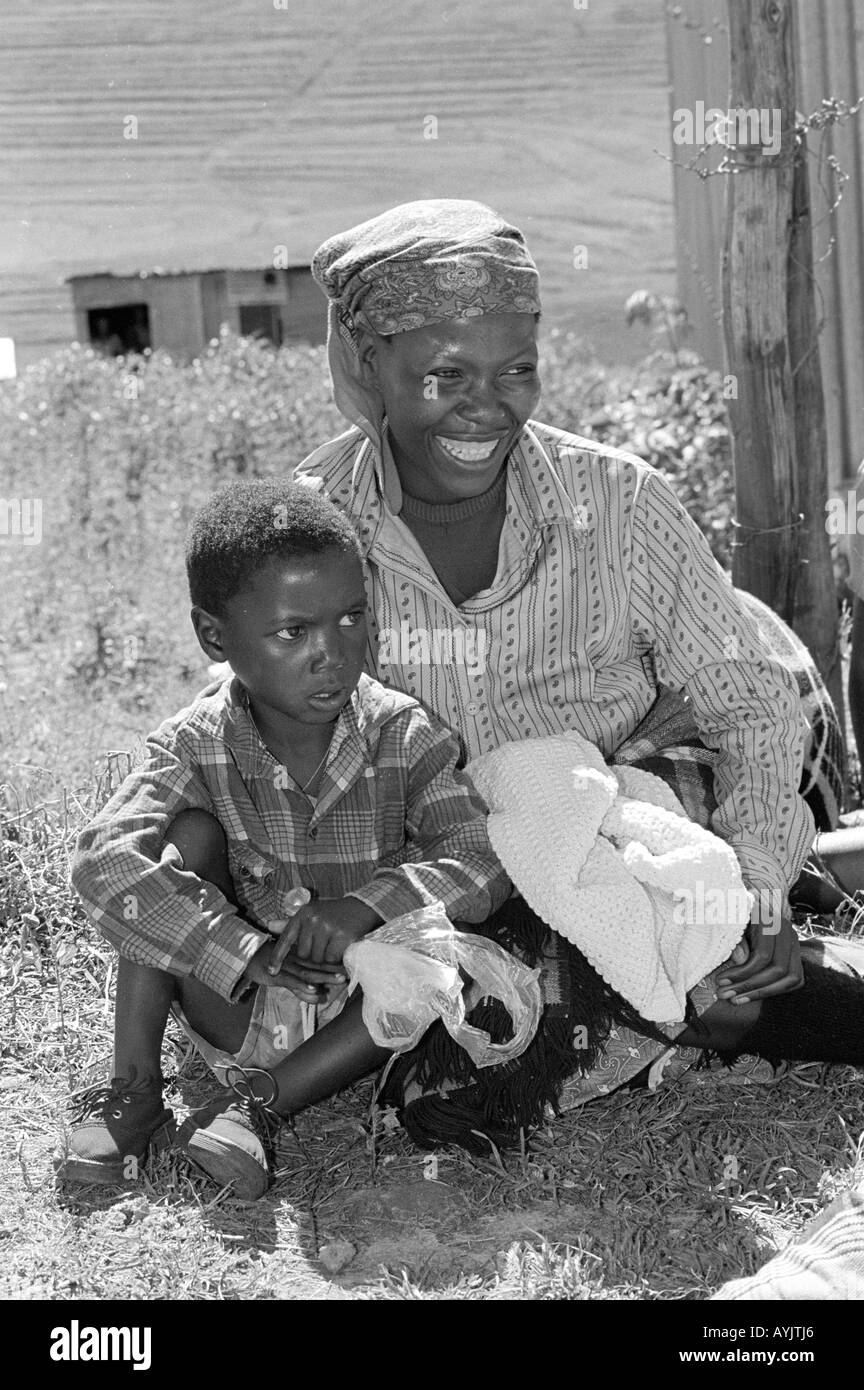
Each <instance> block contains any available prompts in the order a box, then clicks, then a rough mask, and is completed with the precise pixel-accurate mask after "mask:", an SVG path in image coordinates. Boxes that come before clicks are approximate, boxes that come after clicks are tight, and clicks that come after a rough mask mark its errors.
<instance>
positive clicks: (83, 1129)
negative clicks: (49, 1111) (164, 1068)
mask: <svg viewBox="0 0 864 1390" xmlns="http://www.w3.org/2000/svg"><path fill="white" fill-rule="evenodd" d="M72 1106H73V1113H72V1116H71V1118H72V1129H71V1131H70V1133H69V1136H68V1139H67V1140H66V1143H65V1145H64V1146H63V1147H62V1148H59V1149H58V1150H57V1152H56V1153H55V1155H54V1170H55V1172H56V1173H57V1175H58V1177H60V1178H62V1179H63V1180H64V1181H65V1182H94V1183H95V1182H100V1183H117V1182H127V1181H129V1180H130V1179H135V1178H137V1177H138V1174H139V1172H140V1170H141V1168H142V1167H143V1165H144V1162H145V1160H146V1158H147V1152H148V1150H154V1151H155V1150H156V1149H160V1148H165V1147H167V1146H168V1145H169V1144H170V1143H171V1140H172V1139H173V1137H174V1128H175V1126H174V1112H173V1111H172V1110H167V1109H166V1108H165V1106H164V1104H163V1102H162V1077H161V1076H159V1077H152V1076H145V1077H143V1078H142V1079H141V1080H140V1081H138V1080H135V1079H134V1078H133V1079H131V1080H130V1079H127V1078H125V1077H122V1076H120V1077H115V1078H114V1080H113V1081H112V1082H111V1084H110V1085H109V1086H90V1087H88V1089H87V1090H85V1091H79V1092H78V1093H77V1094H76V1095H73V1097H72Z"/></svg>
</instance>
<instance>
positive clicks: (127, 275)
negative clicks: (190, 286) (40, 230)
mask: <svg viewBox="0 0 864 1390" xmlns="http://www.w3.org/2000/svg"><path fill="white" fill-rule="evenodd" d="M297 270H304V271H306V272H307V274H310V275H311V273H312V272H311V270H310V269H309V266H308V265H306V264H305V263H304V262H302V261H298V262H297V263H296V264H295V265H287V266H279V267H278V268H277V267H275V266H267V265H253V266H248V265H237V266H230V265H219V266H208V267H207V269H206V270H201V269H198V268H195V269H194V270H188V269H187V270H162V269H161V267H156V268H155V269H153V270H128V271H123V270H88V271H84V272H82V274H80V275H68V276H67V277H66V280H65V282H64V283H65V284H67V285H73V284H75V282H76V281H78V280H171V279H177V278H179V277H180V276H181V275H261V274H264V273H266V272H267V271H272V272H273V274H274V275H275V274H277V273H279V272H286V273H290V272H291V271H297Z"/></svg>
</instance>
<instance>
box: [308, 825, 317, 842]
mask: <svg viewBox="0 0 864 1390" xmlns="http://www.w3.org/2000/svg"><path fill="white" fill-rule="evenodd" d="M317 838H318V827H317V825H313V826H311V827H310V830H309V839H310V840H317Z"/></svg>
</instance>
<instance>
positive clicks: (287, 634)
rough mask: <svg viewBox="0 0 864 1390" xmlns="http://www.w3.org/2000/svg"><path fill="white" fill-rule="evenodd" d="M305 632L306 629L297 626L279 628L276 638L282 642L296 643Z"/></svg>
mask: <svg viewBox="0 0 864 1390" xmlns="http://www.w3.org/2000/svg"><path fill="white" fill-rule="evenodd" d="M305 631H306V629H305V628H304V627H301V626H300V625H299V624H297V625H295V626H294V627H280V629H279V631H278V632H277V633H276V636H277V637H279V638H281V640H282V641H283V642H296V641H298V640H299V638H301V637H302V636H303V633H304V632H305Z"/></svg>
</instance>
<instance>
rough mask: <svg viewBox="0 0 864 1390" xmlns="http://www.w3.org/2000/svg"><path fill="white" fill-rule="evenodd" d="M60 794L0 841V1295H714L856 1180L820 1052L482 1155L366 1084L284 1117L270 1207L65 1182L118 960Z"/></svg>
mask: <svg viewBox="0 0 864 1390" xmlns="http://www.w3.org/2000/svg"><path fill="white" fill-rule="evenodd" d="M74 716H75V712H74V711H70V727H74ZM115 775H117V774H116V773H115ZM112 782H113V777H112V776H109V775H107V774H106V778H105V781H104V784H103V785H102V787H101V788H100V789H99V793H98V794H99V796H100V797H101V796H104V795H105V794H107V793H108V792H109V791H110V788H111V785H112ZM48 793H49V788H48V787H46V786H42V787H41V799H38V800H34V799H33V798H32V788H31V798H30V802H31V803H32V804H29V803H28V804H19V806H18V809H17V810H15V811H10V810H7V811H6V812H5V813H4V816H3V823H2V829H3V835H2V839H0V845H2V861H0V866H2V867H0V882H2V884H3V898H2V907H3V912H2V915H3V917H4V919H5V922H6V927H5V931H4V933H3V937H2V947H0V975H2V977H3V990H2V1006H0V1008H2V1014H0V1029H2V1032H0V1036H2V1038H3V1060H2V1078H0V1106H2V1113H3V1124H2V1128H0V1210H2V1211H3V1213H4V1215H3V1225H2V1227H0V1246H2V1250H3V1256H4V1258H3V1261H2V1266H0V1268H2V1273H0V1296H3V1297H6V1298H26V1299H59V1300H65V1299H68V1300H78V1299H86V1298H94V1299H100V1300H101V1299H135V1300H141V1299H167V1298H171V1299H175V1300H176V1299H193V1300H194V1299H206V1300H210V1299H226V1300H245V1299H256V1300H260V1299H265V1300H267V1299H307V1300H308V1299H316V1300H317V1299H328V1298H337V1299H351V1300H357V1299H360V1300H364V1299H365V1300H370V1299H372V1300H379V1299H380V1300H431V1301H436V1300H464V1299H471V1300H478V1299H479V1300H500V1299H508V1300H543V1301H547V1300H585V1299H590V1300H598V1299H604V1300H680V1299H687V1300H693V1299H701V1298H705V1297H707V1296H709V1295H710V1293H711V1292H712V1291H713V1290H714V1289H716V1288H717V1287H718V1286H719V1284H721V1283H722V1282H723V1281H724V1280H725V1279H727V1278H731V1277H735V1276H738V1275H740V1274H744V1273H747V1272H750V1271H752V1270H753V1269H755V1268H757V1267H758V1266H759V1265H760V1264H761V1263H762V1262H763V1261H764V1259H765V1258H766V1257H767V1256H769V1255H770V1254H771V1253H772V1252H773V1251H774V1250H776V1249H778V1248H780V1247H782V1245H783V1244H784V1243H785V1242H786V1241H788V1240H789V1239H791V1238H792V1237H793V1236H794V1235H795V1234H796V1233H797V1232H798V1231H799V1230H800V1229H801V1227H802V1226H803V1224H804V1223H805V1222H806V1220H807V1218H808V1217H809V1216H811V1215H812V1214H813V1213H814V1212H815V1211H817V1210H818V1209H819V1208H820V1207H821V1206H822V1205H823V1204H824V1203H826V1202H827V1201H829V1200H830V1199H831V1197H833V1196H834V1195H835V1193H836V1192H837V1191H839V1190H840V1189H841V1188H843V1187H845V1186H848V1185H851V1184H852V1183H853V1182H855V1181H862V1180H864V1157H862V1143H864V1088H862V1087H861V1083H860V1076H859V1074H858V1073H857V1072H855V1071H853V1070H852V1069H849V1068H831V1069H828V1068H824V1067H821V1066H817V1065H811V1066H801V1067H798V1068H795V1069H794V1070H793V1071H791V1072H790V1073H789V1074H788V1075H787V1076H786V1077H785V1078H784V1079H782V1080H781V1081H779V1082H777V1083H775V1084H774V1085H772V1086H768V1087H765V1086H761V1085H758V1084H752V1085H744V1084H742V1083H740V1082H737V1083H736V1082H733V1081H731V1080H730V1079H729V1078H728V1077H727V1076H726V1074H725V1073H723V1072H691V1073H687V1074H686V1075H685V1076H684V1077H683V1078H682V1079H681V1080H680V1081H679V1082H678V1083H677V1084H675V1085H673V1086H670V1087H668V1088H666V1089H663V1090H661V1091H659V1092H658V1093H657V1094H656V1095H650V1094H648V1093H647V1092H641V1091H635V1092H621V1093H618V1094H616V1095H613V1096H610V1097H608V1098H606V1099H604V1100H600V1101H596V1102H593V1103H592V1104H591V1106H590V1107H589V1108H588V1109H585V1110H583V1111H582V1112H580V1113H570V1114H567V1115H564V1116H563V1117H561V1118H560V1119H559V1120H557V1121H556V1122H555V1123H554V1124H551V1125H549V1126H548V1127H547V1128H544V1129H541V1130H540V1131H539V1132H538V1133H537V1134H536V1135H534V1136H533V1137H532V1139H531V1142H530V1144H527V1145H525V1146H524V1149H523V1151H521V1152H516V1153H510V1154H503V1155H502V1154H499V1153H497V1152H495V1151H492V1150H490V1153H489V1156H488V1158H486V1159H478V1158H474V1157H471V1156H469V1155H466V1154H462V1153H460V1152H458V1151H453V1152H442V1153H439V1154H437V1155H434V1156H430V1155H426V1154H422V1153H419V1152H418V1151H417V1150H415V1149H414V1148H413V1147H412V1146H411V1144H410V1143H409V1142H408V1140H407V1139H406V1138H405V1136H404V1135H403V1134H402V1132H401V1131H400V1130H399V1128H398V1126H394V1124H393V1123H392V1120H391V1118H390V1116H388V1115H387V1114H386V1113H385V1115H384V1116H383V1117H382V1116H381V1115H376V1117H375V1119H374V1120H373V1118H372V1116H371V1113H370V1101H371V1094H372V1088H371V1083H369V1082H367V1083H363V1084H361V1085H359V1086H357V1087H355V1088H353V1089H352V1090H351V1091H348V1092H346V1093H344V1094H343V1095H341V1096H339V1097H337V1098H335V1099H334V1100H333V1101H331V1102H330V1103H328V1104H326V1105H322V1106H319V1107H316V1108H314V1109H312V1110H310V1111H308V1112H306V1113H305V1114H303V1115H302V1116H300V1117H299V1118H298V1120H297V1126H296V1130H295V1131H293V1132H291V1131H286V1133H285V1137H284V1141H283V1144H282V1147H281V1149H280V1155H279V1163H280V1166H279V1171H278V1177H277V1181H276V1183H275V1184H274V1187H273V1188H272V1190H271V1192H270V1193H269V1194H268V1195H267V1196H266V1197H265V1198H264V1199H262V1200H261V1201H260V1202H257V1203H244V1202H240V1201H237V1200H235V1199H234V1198H232V1197H231V1196H230V1194H229V1193H227V1192H218V1191H217V1190H216V1189H215V1188H214V1187H213V1186H212V1185H211V1184H209V1183H208V1182H207V1181H206V1180H205V1179H204V1178H202V1177H201V1176H199V1175H197V1174H196V1173H195V1171H194V1170H193V1169H191V1168H190V1167H189V1166H188V1165H186V1163H185V1161H184V1160H183V1159H182V1158H180V1157H179V1156H177V1155H176V1154H172V1153H168V1154H162V1155H159V1156H158V1157H157V1158H156V1159H155V1160H153V1161H152V1163H151V1165H150V1167H149V1169H148V1170H147V1171H145V1173H144V1174H143V1176H142V1178H141V1180H140V1181H139V1183H137V1184H129V1185H126V1186H123V1187H106V1188H98V1187H93V1188H78V1189H72V1188H69V1189H64V1188H63V1187H62V1186H60V1185H58V1184H57V1182H56V1179H55V1177H54V1174H53V1170H52V1166H51V1153H52V1151H53V1149H54V1147H55V1145H56V1144H57V1142H58V1140H60V1139H61V1137H62V1133H63V1124H64V1109H65V1104H66V1099H67V1095H68V1092H69V1090H70V1088H72V1087H80V1086H82V1085H85V1084H90V1083H93V1082H95V1081H98V1080H100V1079H101V1078H102V1077H103V1076H104V1075H105V1073H106V1070H107V1067H108V1065H109V1058H110V1052H111V1027H112V982H113V977H114V963H113V957H112V952H111V951H110V949H109V948H108V947H107V946H106V945H105V944H104V943H103V942H102V941H101V940H100V938H99V937H98V936H97V935H96V933H95V932H94V931H93V930H92V929H91V928H90V926H89V925H88V923H87V922H86V920H85V919H84V916H83V914H82V912H81V909H80V908H79V906H78V905H77V903H76V901H75V900H74V897H73V895H72V893H71V890H70V888H69V886H68V864H69V856H70V853H71V851H72V846H73V843H74V838H75V834H76V832H77V829H78V827H79V826H80V825H81V824H83V822H84V820H85V819H86V817H87V815H88V814H89V811H90V804H88V803H87V802H86V801H83V800H80V799H76V798H70V797H69V796H68V794H67V795H66V796H65V797H64V793H63V791H62V789H61V788H59V787H57V788H55V790H54V794H53V795H50V794H48ZM93 795H94V797H95V795H96V791H95V789H94V792H93ZM813 925H819V924H816V923H810V926H813ZM853 930H856V931H857V930H859V928H858V927H857V926H855V927H853ZM165 1070H166V1072H168V1073H170V1075H171V1081H170V1084H169V1088H168V1103H169V1104H170V1105H171V1106H172V1107H173V1108H174V1110H175V1113H176V1114H177V1117H178V1120H179V1119H180V1118H181V1117H182V1116H183V1115H184V1114H185V1113H186V1110H187V1109H188V1108H189V1107H190V1106H194V1105H197V1104H200V1103H202V1101H203V1100H204V1099H205V1098H206V1097H207V1096H209V1095H210V1094H211V1092H212V1090H213V1089H214V1087H213V1083H212V1082H211V1081H209V1080H208V1077H207V1074H206V1070H205V1068H204V1067H203V1064H201V1063H200V1061H199V1060H198V1059H197V1058H196V1057H195V1056H194V1054H191V1053H190V1050H189V1048H188V1045H187V1044H186V1043H185V1041H183V1040H182V1039H181V1036H180V1035H179V1034H170V1035H169V1039H168V1041H167V1043H166V1055H165ZM346 1242H347V1247H346V1245H345V1243H346ZM334 1246H335V1265H336V1271H335V1272H334V1266H333V1264H332V1263H331V1264H330V1266H329V1267H328V1261H330V1260H331V1259H332V1258H334ZM340 1252H341V1255H342V1258H345V1257H346V1256H347V1257H348V1258H347V1263H345V1264H344V1267H342V1268H341V1269H339V1268H338V1264H339V1255H340Z"/></svg>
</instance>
